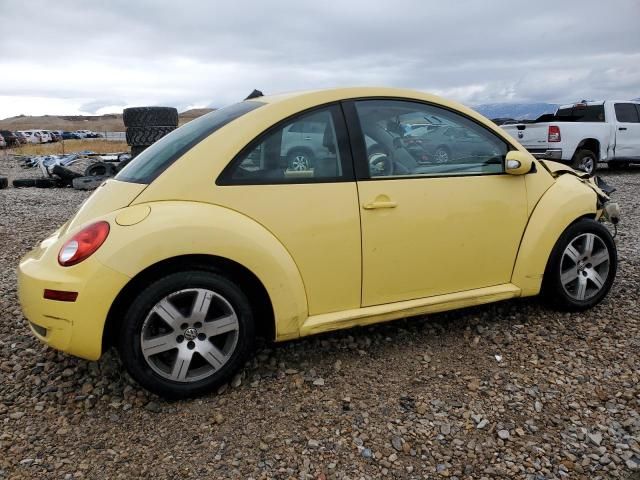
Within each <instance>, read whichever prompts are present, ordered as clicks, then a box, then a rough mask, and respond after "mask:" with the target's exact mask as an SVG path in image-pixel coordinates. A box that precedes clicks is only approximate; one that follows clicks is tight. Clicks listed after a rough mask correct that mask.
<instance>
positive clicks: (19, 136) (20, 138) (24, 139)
mask: <svg viewBox="0 0 640 480" xmlns="http://www.w3.org/2000/svg"><path fill="white" fill-rule="evenodd" d="M13 133H14V134H15V136H16V138H17V139H18V142H20V145H24V144H25V143H27V137H26V136H25V134H24V133H22V132H13Z"/></svg>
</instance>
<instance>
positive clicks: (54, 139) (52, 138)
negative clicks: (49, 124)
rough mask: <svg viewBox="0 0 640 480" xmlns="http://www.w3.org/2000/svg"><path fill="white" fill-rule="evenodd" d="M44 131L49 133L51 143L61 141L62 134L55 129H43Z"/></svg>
mask: <svg viewBox="0 0 640 480" xmlns="http://www.w3.org/2000/svg"><path fill="white" fill-rule="evenodd" d="M43 132H44V133H45V134H47V135H49V138H50V140H49V142H50V143H55V142H59V141H60V136H59V135H58V134H57V133H56V132H54V131H53V130H43Z"/></svg>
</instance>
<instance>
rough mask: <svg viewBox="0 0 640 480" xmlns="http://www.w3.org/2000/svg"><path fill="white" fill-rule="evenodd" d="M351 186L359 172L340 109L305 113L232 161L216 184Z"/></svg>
mask: <svg viewBox="0 0 640 480" xmlns="http://www.w3.org/2000/svg"><path fill="white" fill-rule="evenodd" d="M298 126H300V129H298ZM294 131H298V132H300V131H302V132H303V133H302V134H300V133H292V132H294ZM348 180H353V168H352V161H351V155H350V153H349V144H348V139H347V134H346V129H345V126H344V119H343V117H342V112H341V110H340V107H339V106H337V105H329V106H326V107H320V108H317V109H314V110H312V111H306V112H303V113H301V114H299V115H297V116H295V117H293V118H289V119H286V120H284V121H283V122H280V123H279V124H277V125H275V126H274V127H272V128H271V129H269V130H267V131H266V132H265V133H263V134H262V135H260V136H259V137H258V138H257V139H256V140H254V141H253V142H251V143H250V144H249V145H248V146H247V147H245V148H244V149H243V151H241V152H240V153H239V154H238V156H237V157H236V158H235V159H234V160H232V161H231V163H230V164H229V165H228V166H227V168H225V170H224V171H223V172H222V174H221V175H220V177H219V178H218V180H217V182H216V183H217V184H218V185H260V184H280V183H329V182H342V181H348Z"/></svg>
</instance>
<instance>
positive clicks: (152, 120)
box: [122, 107, 178, 127]
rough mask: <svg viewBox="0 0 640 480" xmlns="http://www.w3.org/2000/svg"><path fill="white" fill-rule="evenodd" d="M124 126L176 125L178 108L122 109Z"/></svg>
mask: <svg viewBox="0 0 640 480" xmlns="http://www.w3.org/2000/svg"><path fill="white" fill-rule="evenodd" d="M122 121H123V122H124V126H125V127H177V126H178V110H176V109H175V108H173V107H132V108H125V109H124V110H123V111H122Z"/></svg>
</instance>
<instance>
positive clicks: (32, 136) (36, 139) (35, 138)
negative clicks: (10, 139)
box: [19, 130, 43, 143]
mask: <svg viewBox="0 0 640 480" xmlns="http://www.w3.org/2000/svg"><path fill="white" fill-rule="evenodd" d="M19 133H21V134H22V135H24V136H25V138H26V139H27V143H43V141H42V135H41V133H40V132H39V131H37V130H21V131H20V132H19Z"/></svg>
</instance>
